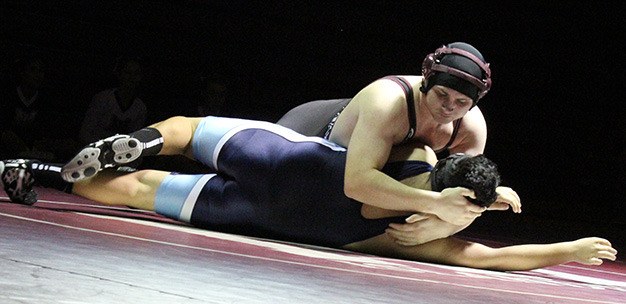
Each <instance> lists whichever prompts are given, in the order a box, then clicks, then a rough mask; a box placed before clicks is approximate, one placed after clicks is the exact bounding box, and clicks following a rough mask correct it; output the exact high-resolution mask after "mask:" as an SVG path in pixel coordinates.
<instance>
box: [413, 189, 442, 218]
mask: <svg viewBox="0 0 626 304" xmlns="http://www.w3.org/2000/svg"><path fill="white" fill-rule="evenodd" d="M423 192H424V195H423V199H421V200H419V202H420V203H421V204H420V208H421V209H420V210H415V211H416V212H424V213H430V214H434V215H438V213H439V210H440V209H441V193H439V192H435V191H428V190H423Z"/></svg>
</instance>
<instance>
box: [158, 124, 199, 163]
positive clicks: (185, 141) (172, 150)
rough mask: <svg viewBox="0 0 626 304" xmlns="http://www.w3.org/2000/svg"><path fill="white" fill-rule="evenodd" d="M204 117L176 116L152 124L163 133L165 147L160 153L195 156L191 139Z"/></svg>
mask: <svg viewBox="0 0 626 304" xmlns="http://www.w3.org/2000/svg"><path fill="white" fill-rule="evenodd" d="M200 120H202V118H200V117H183V116H175V117H171V118H168V119H166V120H164V121H161V122H157V123H155V124H153V125H151V126H150V127H151V128H155V129H157V130H159V132H161V135H163V147H162V148H161V152H160V153H159V155H176V154H182V155H185V156H187V157H189V158H193V156H192V154H191V139H192V138H193V134H194V132H195V131H196V128H197V127H198V124H199V123H200Z"/></svg>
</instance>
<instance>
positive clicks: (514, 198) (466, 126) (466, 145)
mask: <svg viewBox="0 0 626 304" xmlns="http://www.w3.org/2000/svg"><path fill="white" fill-rule="evenodd" d="M486 143H487V123H486V122H485V117H484V116H483V114H482V112H481V111H480V109H479V108H478V107H474V108H472V109H471V110H470V111H469V112H467V114H465V116H464V117H463V120H461V125H460V126H459V133H458V134H457V137H456V140H455V141H454V142H453V143H452V145H451V146H450V148H449V152H450V154H453V153H465V154H470V155H478V154H483V153H484V151H485V145H486ZM496 192H498V198H497V200H496V201H495V202H494V205H493V206H494V208H493V209H492V210H506V209H508V207H509V206H511V208H512V210H513V212H515V213H520V212H522V209H521V201H520V197H519V195H518V194H517V192H515V191H514V190H513V189H511V188H509V187H498V189H497V190H496Z"/></svg>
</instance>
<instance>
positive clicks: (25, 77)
mask: <svg viewBox="0 0 626 304" xmlns="http://www.w3.org/2000/svg"><path fill="white" fill-rule="evenodd" d="M21 76H22V82H23V83H24V84H25V85H28V86H31V87H33V88H39V87H40V86H41V84H42V83H43V80H44V77H45V73H44V71H43V67H42V64H41V62H39V61H33V62H31V63H29V64H28V65H26V66H25V67H24V71H23V72H22V74H21Z"/></svg>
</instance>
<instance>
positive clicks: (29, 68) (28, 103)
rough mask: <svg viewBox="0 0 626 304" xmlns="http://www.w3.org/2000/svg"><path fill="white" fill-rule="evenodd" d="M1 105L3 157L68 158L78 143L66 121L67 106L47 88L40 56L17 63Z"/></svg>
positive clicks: (0, 143) (28, 57)
mask: <svg viewBox="0 0 626 304" xmlns="http://www.w3.org/2000/svg"><path fill="white" fill-rule="evenodd" d="M12 68H13V70H12V73H11V74H12V76H13V77H12V78H13V79H11V80H10V81H8V82H7V84H8V85H7V86H6V87H5V88H3V90H2V91H3V92H2V103H1V104H0V107H1V109H0V122H1V123H0V131H1V132H0V133H1V137H0V138H1V139H0V155H2V156H3V157H29V158H37V159H40V160H49V161H59V160H62V159H66V158H67V157H68V155H70V154H71V151H72V150H75V149H76V148H77V146H76V145H75V142H76V141H75V140H74V139H73V138H71V137H69V136H68V134H71V133H70V131H71V130H69V129H71V127H69V126H68V125H67V124H66V123H65V122H66V120H65V119H66V118H67V117H65V113H66V111H65V110H66V109H65V108H66V106H67V105H66V104H65V103H64V102H62V100H61V99H60V98H59V97H58V96H57V94H56V93H55V92H54V90H52V89H51V88H50V87H48V86H46V83H47V81H46V65H45V63H44V61H43V60H42V59H41V58H39V57H37V56H25V57H23V58H19V59H17V60H15V62H14V66H13V67H12Z"/></svg>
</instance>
